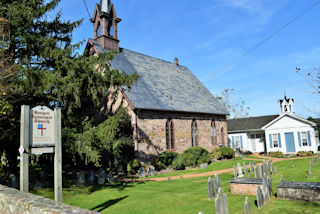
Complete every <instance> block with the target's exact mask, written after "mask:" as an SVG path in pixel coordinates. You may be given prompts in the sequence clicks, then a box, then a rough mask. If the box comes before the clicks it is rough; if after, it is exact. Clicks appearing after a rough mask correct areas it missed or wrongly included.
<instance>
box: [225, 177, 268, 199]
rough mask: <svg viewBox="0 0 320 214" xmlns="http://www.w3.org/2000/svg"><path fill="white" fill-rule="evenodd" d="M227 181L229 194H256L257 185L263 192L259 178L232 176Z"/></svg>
mask: <svg viewBox="0 0 320 214" xmlns="http://www.w3.org/2000/svg"><path fill="white" fill-rule="evenodd" d="M229 182H230V188H231V194H245V195H256V193H257V186H258V185H259V186H260V189H261V191H262V192H263V185H262V179H261V178H234V179H232V180H230V181H229Z"/></svg>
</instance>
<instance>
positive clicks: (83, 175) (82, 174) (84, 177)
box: [77, 172, 86, 185]
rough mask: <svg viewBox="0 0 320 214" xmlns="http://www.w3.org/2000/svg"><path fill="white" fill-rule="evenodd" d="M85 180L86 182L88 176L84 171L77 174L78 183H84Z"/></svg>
mask: <svg viewBox="0 0 320 214" xmlns="http://www.w3.org/2000/svg"><path fill="white" fill-rule="evenodd" d="M85 182H86V176H85V174H84V172H80V173H79V174H78V175H77V184H78V185H83V184H84V183H85Z"/></svg>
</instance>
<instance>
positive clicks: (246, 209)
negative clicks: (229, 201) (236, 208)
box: [243, 196, 250, 214]
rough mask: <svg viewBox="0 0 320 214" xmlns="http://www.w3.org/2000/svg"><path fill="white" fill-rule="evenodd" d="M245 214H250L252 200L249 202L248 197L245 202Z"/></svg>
mask: <svg viewBox="0 0 320 214" xmlns="http://www.w3.org/2000/svg"><path fill="white" fill-rule="evenodd" d="M243 214H250V200H249V198H248V196H247V197H246V200H245V202H244V211H243Z"/></svg>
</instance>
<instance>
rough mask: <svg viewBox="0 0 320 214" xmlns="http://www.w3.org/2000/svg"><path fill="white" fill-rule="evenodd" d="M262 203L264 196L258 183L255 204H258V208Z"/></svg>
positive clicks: (261, 206)
mask: <svg viewBox="0 0 320 214" xmlns="http://www.w3.org/2000/svg"><path fill="white" fill-rule="evenodd" d="M263 205H264V198H263V195H262V191H261V189H260V186H259V185H258V186H257V206H258V209H261V208H263Z"/></svg>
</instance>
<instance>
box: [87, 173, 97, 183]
mask: <svg viewBox="0 0 320 214" xmlns="http://www.w3.org/2000/svg"><path fill="white" fill-rule="evenodd" d="M95 182H96V176H95V174H94V171H93V170H90V172H89V178H88V183H89V185H94V184H95Z"/></svg>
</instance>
